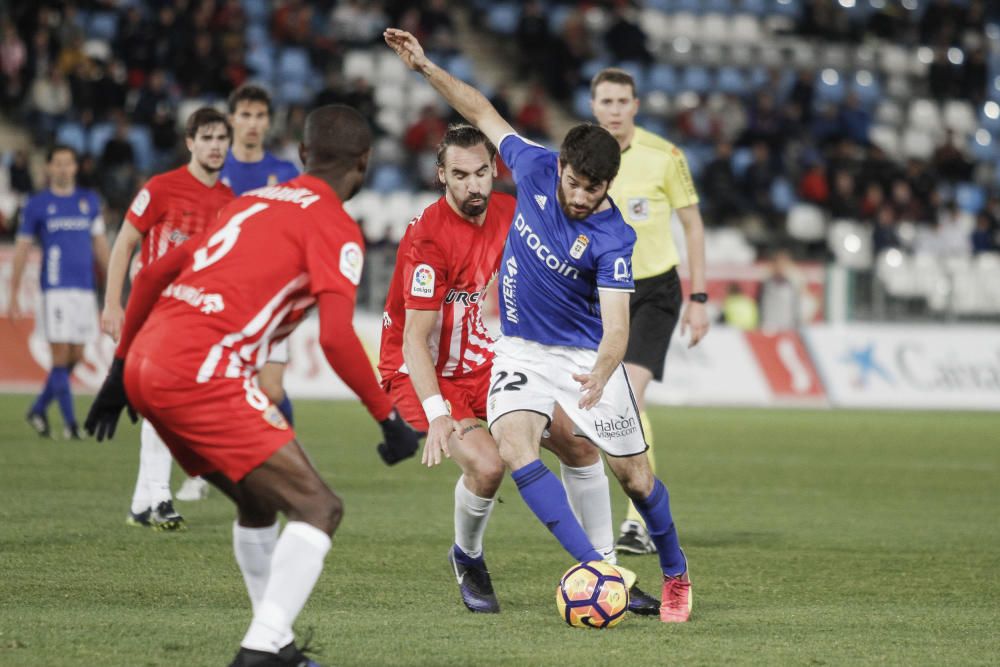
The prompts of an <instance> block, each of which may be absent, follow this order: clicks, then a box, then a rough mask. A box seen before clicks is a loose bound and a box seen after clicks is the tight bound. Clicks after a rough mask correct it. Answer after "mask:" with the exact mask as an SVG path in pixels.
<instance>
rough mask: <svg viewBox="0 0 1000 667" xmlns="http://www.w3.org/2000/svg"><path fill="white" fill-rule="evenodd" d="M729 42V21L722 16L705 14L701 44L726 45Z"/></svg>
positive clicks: (702, 23) (702, 21) (702, 22)
mask: <svg viewBox="0 0 1000 667" xmlns="http://www.w3.org/2000/svg"><path fill="white" fill-rule="evenodd" d="M728 41H729V19H728V18H726V17H725V16H723V15H722V14H715V13H711V14H705V15H704V16H703V17H702V18H701V42H702V43H709V44H724V43H726V42H728Z"/></svg>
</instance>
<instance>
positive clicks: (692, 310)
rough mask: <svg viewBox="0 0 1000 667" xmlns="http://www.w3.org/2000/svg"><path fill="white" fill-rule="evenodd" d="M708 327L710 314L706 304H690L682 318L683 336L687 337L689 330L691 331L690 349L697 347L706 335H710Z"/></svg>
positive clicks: (693, 302)
mask: <svg viewBox="0 0 1000 667" xmlns="http://www.w3.org/2000/svg"><path fill="white" fill-rule="evenodd" d="M708 326H709V325H708V312H707V309H706V308H705V304H703V303H697V302H695V301H692V302H691V303H689V304H688V305H687V307H686V308H685V309H684V315H683V316H682V317H681V335H682V336H683V335H685V334H686V333H687V331H688V329H690V330H691V341H690V342H689V343H688V347H689V348H690V347H694V346H695V345H697V344H698V341H700V340H701V339H702V338H704V337H705V334H707V333H708Z"/></svg>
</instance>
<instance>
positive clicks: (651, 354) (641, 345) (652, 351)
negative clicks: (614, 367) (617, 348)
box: [625, 268, 684, 382]
mask: <svg viewBox="0 0 1000 667" xmlns="http://www.w3.org/2000/svg"><path fill="white" fill-rule="evenodd" d="M683 302H684V298H683V296H682V294H681V280H680V278H679V277H678V275H677V269H676V268H674V269H670V270H669V271H667V272H666V273H661V274H660V275H658V276H652V277H651V278H642V279H641V280H636V281H635V292H633V293H632V299H631V301H630V303H629V312H630V317H629V336H628V349H627V350H625V362H626V363H630V364H635V365H637V366H642V367H643V368H648V369H649V370H650V371H651V372H652V373H653V379H655V380H656V381H658V382H659V381H660V380H662V379H663V367H664V365H665V363H666V360H667V348H669V347H670V337H671V336H673V334H674V327H676V326H677V320H678V319H679V318H680V314H681V305H682V304H683Z"/></svg>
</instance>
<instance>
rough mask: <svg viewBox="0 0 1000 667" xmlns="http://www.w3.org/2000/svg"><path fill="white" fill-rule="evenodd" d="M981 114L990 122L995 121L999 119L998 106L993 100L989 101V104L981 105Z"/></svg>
mask: <svg viewBox="0 0 1000 667" xmlns="http://www.w3.org/2000/svg"><path fill="white" fill-rule="evenodd" d="M983 113H984V114H985V115H986V117H987V118H989V119H990V120H996V119H997V118H1000V104H997V103H996V102H994V101H993V100H990V101H989V102H987V103H986V104H984V105H983Z"/></svg>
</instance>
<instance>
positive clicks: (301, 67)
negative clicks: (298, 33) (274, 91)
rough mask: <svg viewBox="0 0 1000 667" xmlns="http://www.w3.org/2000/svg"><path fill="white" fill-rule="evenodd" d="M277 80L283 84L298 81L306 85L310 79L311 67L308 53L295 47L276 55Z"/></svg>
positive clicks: (285, 49) (287, 48)
mask: <svg viewBox="0 0 1000 667" xmlns="http://www.w3.org/2000/svg"><path fill="white" fill-rule="evenodd" d="M277 75H278V79H279V80H280V81H281V82H282V83H284V82H287V81H298V82H300V83H306V82H308V81H309V80H310V79H311V78H312V65H311V64H310V62H309V53H308V52H307V51H306V50H305V49H303V48H301V47H297V46H289V47H286V48H284V49H282V50H281V53H280V54H278V71H277Z"/></svg>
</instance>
